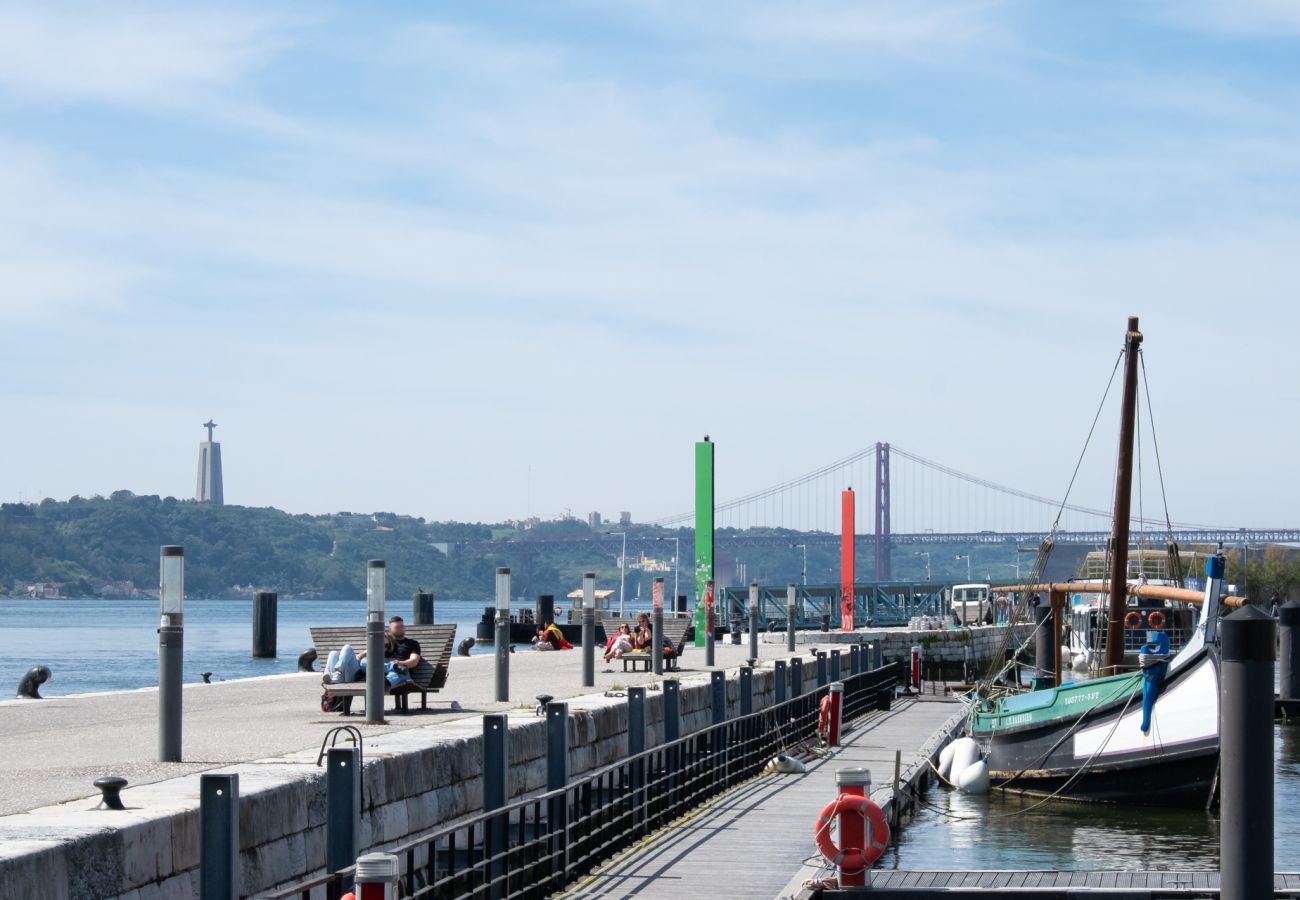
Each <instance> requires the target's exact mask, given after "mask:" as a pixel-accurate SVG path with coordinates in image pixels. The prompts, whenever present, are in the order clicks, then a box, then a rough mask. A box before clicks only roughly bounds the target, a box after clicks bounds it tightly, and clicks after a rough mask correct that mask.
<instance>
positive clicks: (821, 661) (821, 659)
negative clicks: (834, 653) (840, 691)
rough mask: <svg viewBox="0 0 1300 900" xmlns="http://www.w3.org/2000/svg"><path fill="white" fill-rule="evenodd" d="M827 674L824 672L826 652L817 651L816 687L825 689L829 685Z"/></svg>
mask: <svg viewBox="0 0 1300 900" xmlns="http://www.w3.org/2000/svg"><path fill="white" fill-rule="evenodd" d="M830 681H831V680H830V677H829V673H828V672H827V671H826V651H825V650H818V651H817V686H818V687H826V685H828V684H830Z"/></svg>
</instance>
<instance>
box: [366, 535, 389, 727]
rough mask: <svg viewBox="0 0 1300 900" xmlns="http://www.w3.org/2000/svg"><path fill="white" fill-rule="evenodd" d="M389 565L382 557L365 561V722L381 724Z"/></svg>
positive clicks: (384, 682)
mask: <svg viewBox="0 0 1300 900" xmlns="http://www.w3.org/2000/svg"><path fill="white" fill-rule="evenodd" d="M387 597H388V568H387V566H386V564H385V563H384V561H383V560H382V559H372V560H370V561H369V562H367V563H366V722H367V723H369V724H372V725H383V724H384V685H385V684H386V682H387V678H386V676H387V673H386V672H385V671H384V604H385V602H386V601H387Z"/></svg>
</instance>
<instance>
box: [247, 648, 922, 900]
mask: <svg viewBox="0 0 1300 900" xmlns="http://www.w3.org/2000/svg"><path fill="white" fill-rule="evenodd" d="M863 656H864V658H865V654H864V655H863ZM781 669H782V671H781V672H780V673H779V674H781V675H782V676H784V671H783V670H784V666H782V667H781ZM903 675H904V668H903V665H902V663H891V664H889V665H886V666H883V667H881V668H878V669H875V670H872V671H864V672H861V673H859V674H856V675H855V674H848V675H847V676H846V677H844V678H843V679H842V683H843V684H844V699H843V703H844V712H843V718H844V721H846V722H851V721H853V720H855V719H860V718H862V717H863V716H865V715H867V714H869V713H871V712H872V711H874V710H887V709H889V706H890V703H891V701H892V699H893V696H894V692H895V688H896V686H897V685H898V683H899V682H900V681H901V679H902V677H903ZM741 683H742V685H748V684H752V681H751V680H750V679H742V682H741ZM799 687H800V688H802V685H799ZM791 688H792V690H793V689H794V685H792V686H791ZM827 690H828V688H827V687H826V686H822V687H818V688H816V689H814V690H811V691H809V692H808V693H802V692H801V693H800V694H798V695H797V696H793V697H791V699H788V700H785V701H784V702H781V703H776V704H774V705H772V706H769V707H767V708H765V709H763V710H760V711H759V712H756V713H752V714H749V715H743V716H740V717H737V718H734V719H731V720H728V721H721V722H717V724H713V725H709V726H707V727H705V728H702V729H700V730H698V731H696V732H693V733H692V734H689V735H687V736H685V737H682V738H678V739H676V740H671V741H668V742H666V743H664V744H661V745H659V746H657V747H654V748H652V749H649V750H645V751H642V752H639V753H634V754H631V755H629V756H628V757H626V758H624V759H622V760H620V761H618V762H616V763H614V764H612V765H609V766H606V767H604V768H602V769H599V770H596V771H593V772H590V773H587V774H585V775H583V776H581V777H579V778H577V779H575V780H573V781H572V783H570V784H567V785H565V786H564V787H561V788H557V789H555V790H550V791H546V792H543V793H538V794H535V795H532V796H530V797H527V798H524V799H521V800H516V801H514V802H513V803H509V804H505V805H503V806H501V807H499V808H497V809H493V810H488V811H484V812H482V813H478V814H476V815H474V816H471V817H469V818H467V819H463V820H461V821H459V822H456V823H454V824H450V825H447V826H445V827H443V828H440V829H437V830H436V831H433V832H431V833H427V834H425V835H422V836H420V837H417V838H414V839H411V840H408V841H405V842H402V843H399V844H397V845H395V846H390V847H388V848H387V849H386V852H388V853H391V854H393V855H395V856H397V857H398V858H399V859H400V861H401V876H400V877H401V882H400V892H399V895H398V896H400V897H401V898H402V900H420V898H427V900H433V898H452V897H456V898H459V897H466V898H484V900H487V898H500V897H509V898H533V897H538V898H540V897H545V896H548V895H549V894H551V893H554V892H555V891H558V890H560V889H561V888H563V887H564V886H565V885H566V884H568V883H569V882H570V881H573V880H574V879H576V878H579V877H580V876H582V875H584V874H586V873H587V872H589V871H591V870H592V869H593V868H594V867H595V866H597V865H598V864H600V863H601V862H603V861H605V860H607V859H609V858H610V857H612V856H614V855H615V854H616V853H619V852H620V851H622V850H624V849H626V848H628V847H630V846H632V845H633V844H635V843H636V842H637V841H639V840H641V839H642V838H644V837H647V836H648V835H650V834H652V833H653V832H655V831H657V830H658V829H660V828H663V827H664V826H666V825H669V824H672V823H673V822H675V821H678V820H681V819H683V818H684V817H686V816H689V815H690V814H691V813H693V812H694V811H695V810H697V809H698V808H699V807H700V806H702V805H703V804H705V803H708V802H709V801H711V800H712V799H714V798H715V797H717V796H718V795H720V794H722V793H724V792H725V791H727V790H728V789H730V788H732V787H735V786H736V785H738V784H740V783H742V782H744V781H747V780H749V779H751V778H753V777H755V776H757V775H758V774H759V773H760V772H762V771H763V769H764V767H765V766H767V764H768V763H769V762H770V761H771V760H772V759H773V757H775V756H777V755H778V754H781V753H787V752H797V751H800V750H804V749H808V748H811V747H813V746H815V745H816V743H817V741H818V734H817V719H818V711H819V707H820V704H821V700H822V698H823V697H824V696H825V695H826V693H827ZM782 695H786V692H785V691H784V690H782V691H780V692H779V694H778V696H782ZM723 699H724V700H725V695H724V698H723ZM716 700H717V697H716V694H715V718H717V717H718V713H717V712H716ZM665 706H666V707H667V704H665ZM548 718H549V717H548ZM632 719H633V717H629V720H630V721H631V720H632ZM641 721H642V722H644V718H641ZM666 731H667V733H668V734H670V735H671V734H672V731H673V730H672V729H671V728H670V729H667V730H666ZM640 743H642V744H643V743H644V742H643V740H642V741H641V742H640ZM632 746H637V743H636V742H633V743H632ZM562 752H563V753H564V754H565V755H566V756H567V753H568V748H567V746H563V749H562ZM352 877H353V869H352V868H347V869H341V870H339V871H337V872H330V873H327V874H324V875H321V876H318V877H316V878H313V879H310V880H308V881H304V882H301V883H300V884H296V885H294V886H293V887H290V888H287V889H284V890H282V891H280V892H278V893H275V894H270V895H268V896H269V897H270V898H271V900H319V898H324V900H338V898H339V897H340V896H341V895H342V893H343V892H344V891H345V890H347V889H348V888H349V887H350V885H351V882H352Z"/></svg>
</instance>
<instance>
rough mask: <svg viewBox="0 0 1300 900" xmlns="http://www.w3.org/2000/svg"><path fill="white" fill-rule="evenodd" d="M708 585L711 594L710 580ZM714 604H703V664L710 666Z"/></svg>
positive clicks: (712, 651)
mask: <svg viewBox="0 0 1300 900" xmlns="http://www.w3.org/2000/svg"><path fill="white" fill-rule="evenodd" d="M709 585H710V587H709V593H710V594H712V593H713V588H712V585H713V582H712V581H710V582H709ZM714 605H715V604H713V603H706V604H705V606H704V631H705V633H704V664H705V665H706V666H711V665H713V658H714V657H713V653H714V650H713V643H714V641H713V632H714V630H715V629H714V627H713V608H714Z"/></svg>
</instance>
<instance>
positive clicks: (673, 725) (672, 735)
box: [664, 678, 682, 744]
mask: <svg viewBox="0 0 1300 900" xmlns="http://www.w3.org/2000/svg"><path fill="white" fill-rule="evenodd" d="M681 686H682V685H681V682H680V681H678V680H677V679H676V678H665V679H664V743H665V744H671V743H672V742H673V741H675V740H677V739H678V738H680V737H681V736H682V704H681Z"/></svg>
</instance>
